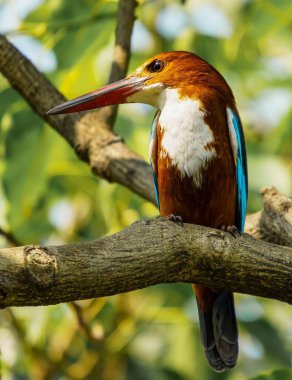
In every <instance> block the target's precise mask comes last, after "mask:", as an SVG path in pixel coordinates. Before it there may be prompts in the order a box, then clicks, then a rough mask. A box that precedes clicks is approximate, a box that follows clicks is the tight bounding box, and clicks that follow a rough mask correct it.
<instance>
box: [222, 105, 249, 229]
mask: <svg viewBox="0 0 292 380" xmlns="http://www.w3.org/2000/svg"><path fill="white" fill-rule="evenodd" d="M227 113H228V126H229V135H230V140H231V145H232V149H233V155H234V160H235V166H236V184H237V197H236V215H235V226H236V227H237V228H238V229H239V230H240V231H243V230H244V223H245V217H246V207H247V193H248V177H247V160H246V150H245V140H244V134H243V129H242V126H241V122H240V119H239V117H238V116H237V114H236V113H235V112H234V111H232V110H230V109H228V110H227Z"/></svg>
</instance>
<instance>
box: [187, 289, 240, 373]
mask: <svg viewBox="0 0 292 380" xmlns="http://www.w3.org/2000/svg"><path fill="white" fill-rule="evenodd" d="M193 287H194V290H195V293H196V296H197V303H198V310H199V320H200V330H201V340H202V343H203V346H204V349H205V354H206V357H207V359H208V362H209V365H210V366H211V368H213V369H214V370H215V371H218V372H222V371H224V370H226V369H228V368H232V367H234V366H235V364H236V360H237V356H238V330H237V322H236V316H235V309H234V299H233V294H232V293H229V292H227V291H222V292H219V293H214V292H213V291H212V290H211V289H209V288H205V287H201V286H199V285H193Z"/></svg>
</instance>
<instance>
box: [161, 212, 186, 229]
mask: <svg viewBox="0 0 292 380" xmlns="http://www.w3.org/2000/svg"><path fill="white" fill-rule="evenodd" d="M165 219H167V220H171V221H172V222H174V223H179V224H180V225H181V226H182V227H183V226H184V223H183V218H182V217H181V216H179V215H174V214H169V215H167V216H166V217H165Z"/></svg>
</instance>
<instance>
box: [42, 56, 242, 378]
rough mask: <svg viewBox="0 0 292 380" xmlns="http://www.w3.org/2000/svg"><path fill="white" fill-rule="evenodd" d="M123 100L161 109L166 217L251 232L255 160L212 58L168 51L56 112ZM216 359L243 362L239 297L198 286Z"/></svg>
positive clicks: (155, 166) (157, 143)
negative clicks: (247, 226) (251, 163)
mask: <svg viewBox="0 0 292 380" xmlns="http://www.w3.org/2000/svg"><path fill="white" fill-rule="evenodd" d="M121 103H146V104H150V105H151V106H153V107H155V108H157V112H156V115H155V117H154V120H153V123H152V128H151V135H150V144H149V150H150V157H151V158H150V162H151V167H152V171H153V178H154V188H155V193H156V200H157V206H158V208H159V211H160V215H161V216H163V217H166V218H168V219H171V220H173V221H183V222H185V223H193V224H199V225H203V226H207V227H212V228H215V229H219V230H227V231H229V232H231V233H233V234H235V232H236V231H237V232H242V231H243V229H244V223H245V215H246V205H247V191H248V182H247V162H246V150H245V141H244V134H243V128H242V124H241V120H240V116H239V113H238V111H237V107H236V103H235V99H234V95H233V93H232V90H231V88H230V87H229V85H228V84H227V82H226V80H225V79H224V78H223V76H222V75H221V74H220V73H219V72H218V71H217V70H216V69H215V68H214V67H213V66H212V65H210V64H209V63H208V62H207V61H205V60H204V59H202V58H200V57H199V56H197V55H195V54H193V53H190V52H184V51H173V52H163V53H160V54H158V55H156V56H154V57H152V58H150V59H149V60H147V61H146V62H145V63H144V64H142V65H141V66H140V67H138V68H137V69H136V70H135V71H134V72H133V73H132V74H130V75H129V76H127V77H126V78H125V79H123V80H120V81H117V82H115V83H112V84H109V85H107V86H104V87H102V88H101V89H98V90H96V91H93V92H90V93H87V94H85V95H83V96H80V97H78V98H75V99H73V100H70V101H67V102H65V103H63V104H60V105H57V106H56V107H54V108H53V109H51V110H50V111H48V114H49V115H55V114H64V113H70V112H79V111H85V110H89V109H94V108H100V107H104V106H109V105H114V104H121ZM193 289H194V291H195V294H196V299H197V305H198V314H199V322H200V333H201V341H202V344H203V347H204V350H205V354H206V357H207V360H208V363H209V365H210V367H211V368H213V369H214V370H215V371H218V372H222V371H224V370H226V369H230V368H232V367H234V366H235V364H236V361H237V357H238V327H237V322H236V315H235V308H234V297H233V294H232V293H231V292H229V291H227V290H224V289H216V287H215V286H214V288H212V289H211V288H209V287H206V286H203V285H201V284H193Z"/></svg>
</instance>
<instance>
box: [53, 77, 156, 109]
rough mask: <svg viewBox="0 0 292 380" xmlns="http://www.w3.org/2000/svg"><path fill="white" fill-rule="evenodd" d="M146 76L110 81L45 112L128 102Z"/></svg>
mask: <svg viewBox="0 0 292 380" xmlns="http://www.w3.org/2000/svg"><path fill="white" fill-rule="evenodd" d="M147 79H148V78H147V77H146V78H145V77H144V78H142V77H130V78H126V79H122V80H120V81H118V82H115V83H111V84H109V85H107V86H104V87H102V88H100V89H99V90H96V91H92V92H89V93H88V94H85V95H82V96H79V97H78V98H75V99H72V100H69V101H68V102H65V103H62V104H59V105H58V106H56V107H54V108H52V109H51V110H49V111H48V112H47V115H57V114H63V113H71V112H79V111H86V110H91V109H94V108H100V107H105V106H111V105H114V104H121V103H128V97H129V96H131V95H133V94H134V93H135V92H137V91H140V90H141V89H142V85H143V83H144V82H145V81H146V80H147Z"/></svg>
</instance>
